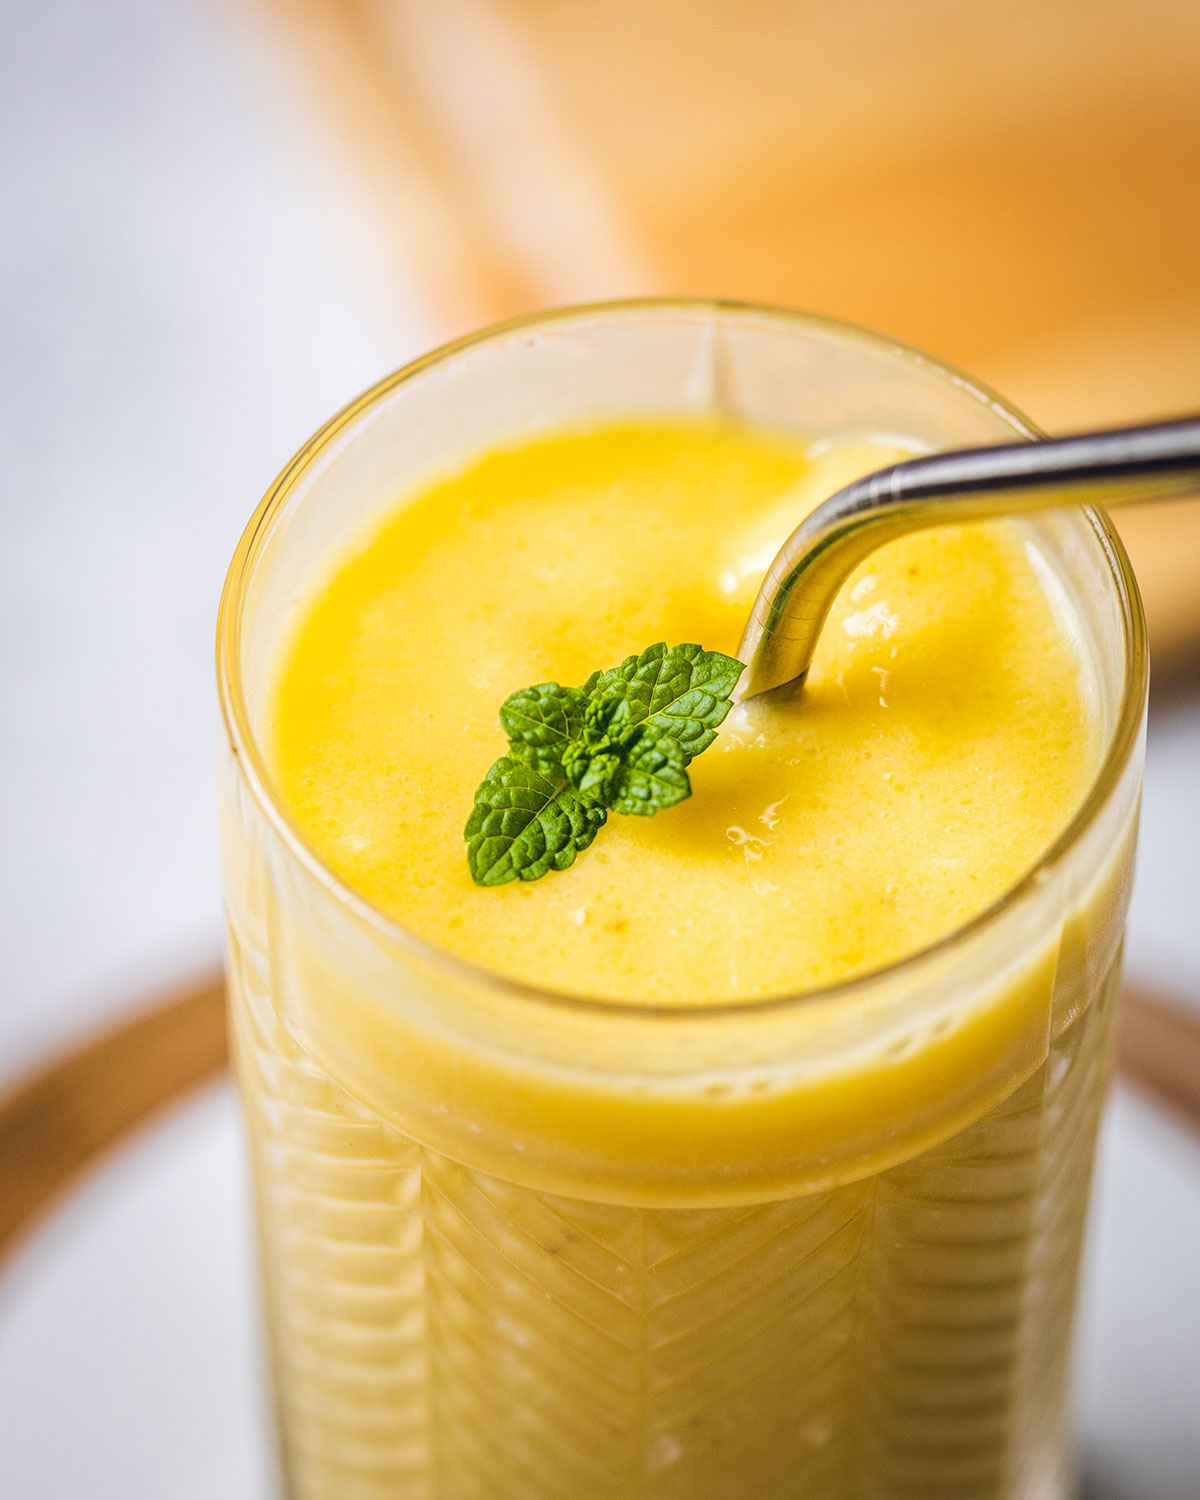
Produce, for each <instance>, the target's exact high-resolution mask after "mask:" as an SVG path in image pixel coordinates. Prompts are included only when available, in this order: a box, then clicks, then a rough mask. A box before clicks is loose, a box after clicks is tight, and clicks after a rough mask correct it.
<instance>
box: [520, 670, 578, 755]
mask: <svg viewBox="0 0 1200 1500" xmlns="http://www.w3.org/2000/svg"><path fill="white" fill-rule="evenodd" d="M586 704H587V698H586V697H585V695H584V694H583V693H582V692H581V691H580V689H579V688H569V687H559V685H558V683H557V682H542V683H539V684H538V685H537V686H536V687H531V688H522V690H521V691H520V692H519V693H513V694H512V695H511V697H508V698H506V699H505V700H504V702H503V703H502V704H501V706H500V723H501V725H502V726H503V728H504V732H505V734H507V735H508V738H509V743H510V745H511V746H512V748H513V750H514V751H517V752H518V753H519V754H520V758H521V759H522V760H524V761H526V762H527V763H529V764H532V765H538V766H541V767H542V768H543V769H545V770H547V771H549V770H553V769H554V768H555V767H557V766H558V765H560V764H561V763H562V757H563V751H564V750H565V749H566V747H567V745H568V744H569V743H570V742H571V740H572V739H573V738H574V737H575V736H576V735H577V734H578V733H579V729H580V725H581V723H582V721H583V711H584V708H585V706H586Z"/></svg>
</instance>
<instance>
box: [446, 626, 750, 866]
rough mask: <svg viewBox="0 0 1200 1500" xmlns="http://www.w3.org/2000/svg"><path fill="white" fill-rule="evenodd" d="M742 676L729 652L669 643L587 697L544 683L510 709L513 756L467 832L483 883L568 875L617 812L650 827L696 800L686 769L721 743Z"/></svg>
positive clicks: (498, 767) (478, 800) (606, 675)
mask: <svg viewBox="0 0 1200 1500" xmlns="http://www.w3.org/2000/svg"><path fill="white" fill-rule="evenodd" d="M743 670H744V668H743V666H742V663H741V662H740V661H736V660H735V659H734V658H733V657H732V656H724V655H722V653H721V652H719V651H705V650H704V648H703V647H702V646H696V645H682V646H667V645H666V644H665V642H659V644H658V645H656V646H650V647H648V648H647V650H645V651H643V652H641V653H640V654H639V655H636V656H628V657H626V658H625V660H624V661H623V662H622V663H621V664H620V665H619V666H616V667H610V668H609V669H608V670H607V671H604V672H593V673H592V675H591V677H589V678H588V680H587V682H585V683H584V685H583V686H582V687H579V688H574V687H562V686H560V685H559V684H558V683H556V682H543V683H539V684H538V685H537V686H535V687H530V688H523V689H522V690H521V691H520V692H518V693H513V694H512V695H511V696H510V697H509V698H506V699H505V701H504V703H503V705H502V706H501V709H500V723H501V726H502V728H503V729H504V731H505V733H506V734H507V735H508V740H509V753H508V754H507V755H503V756H501V757H500V759H499V760H498V761H496V762H495V764H494V765H493V766H492V768H491V770H490V771H489V772H488V773H487V775H486V776H485V777H484V779H483V781H482V782H481V783H480V785H479V788H478V790H477V791H476V793H475V806H474V807H473V808H472V810H471V816H470V817H469V818H468V819H467V826H466V829H465V837H466V841H467V863H468V865H469V867H470V870H471V875H472V877H473V879H474V880H475V882H476V884H477V885H505V884H507V883H508V882H509V881H510V880H540V879H541V877H542V876H543V875H546V874H548V873H549V871H551V870H565V869H567V868H568V866H570V865H571V864H573V863H574V861H575V856H576V855H577V854H579V853H580V852H581V851H582V850H584V849H586V848H587V847H588V845H589V844H590V843H591V842H592V840H593V839H594V838H595V837H596V834H597V833H598V832H599V830H600V829H601V828H602V827H603V826H604V823H605V821H606V819H607V817H608V814H609V812H610V811H612V812H618V813H626V814H633V815H635V816H639V817H648V816H650V815H651V814H653V813H656V812H661V811H662V809H663V808H667V807H674V806H675V804H676V803H677V802H682V801H683V800H684V799H685V798H686V797H690V796H691V794H692V787H691V782H690V780H689V779H688V774H687V768H688V765H689V764H690V762H691V761H692V760H694V759H695V757H696V756H697V755H699V754H700V753H701V751H703V750H707V748H708V747H709V745H711V744H712V742H713V740H714V739H715V738H716V733H717V728H718V726H719V725H720V724H721V722H722V720H723V719H724V718H725V715H726V714H727V713H728V712H729V709H730V706H731V704H732V701H733V690H734V688H735V687H736V686H737V681H738V678H739V677H740V676H741V675H742V672H743Z"/></svg>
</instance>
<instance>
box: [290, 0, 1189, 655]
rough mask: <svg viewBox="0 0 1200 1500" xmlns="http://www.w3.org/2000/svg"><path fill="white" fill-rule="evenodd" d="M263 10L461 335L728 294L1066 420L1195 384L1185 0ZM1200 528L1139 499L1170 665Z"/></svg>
mask: <svg viewBox="0 0 1200 1500" xmlns="http://www.w3.org/2000/svg"><path fill="white" fill-rule="evenodd" d="M265 14H266V15H267V16H268V17H269V19H270V22H271V24H272V26H273V28H274V32H275V36H276V40H277V41H279V42H280V43H281V44H282V45H283V46H284V47H285V48H286V50H287V54H288V56H289V58H290V61H291V64H292V65H293V67H294V69H295V71H296V76H297V78H298V79H300V80H301V81H302V83H303V86H304V87H305V90H306V92H310V93H311V97H312V98H313V99H314V101H315V102H316V104H317V107H318V110H319V112H320V114H321V116H322V117H323V120H324V124H325V128H326V129H327V130H328V131H329V132H330V133H331V134H332V137H333V139H334V140H335V141H336V142H337V144H338V148H339V150H340V152H341V157H342V160H343V163H344V167H345V170H346V172H347V173H348V174H349V175H350V176H351V177H352V178H353V179H354V180H355V181H356V182H357V183H358V184H359V186H360V189H361V191H362V192H363V194H364V195H365V197H366V199H367V200H368V202H369V204H370V211H371V213H372V214H373V216H374V219H375V222H376V224H377V226H378V234H379V237H380V248H381V249H382V250H383V251H384V253H385V254H389V255H391V256H392V257H394V258H395V259H396V261H397V263H402V264H403V265H404V267H405V271H406V274H408V275H411V276H413V277H414V278H415V281H416V284H417V286H418V288H419V294H420V296H421V297H422V299H423V300H424V302H425V304H426V305H427V307H429V308H431V309H432V310H433V313H434V316H435V319H436V322H437V325H438V326H439V328H440V329H441V330H442V331H443V332H444V333H446V334H447V335H449V334H454V333H459V332H462V331H464V330H466V329H468V328H471V327H474V326H477V325H478V324H481V323H486V322H489V321H492V320H494V319H497V318H502V317H506V316H509V315H511V314H513V313H518V312H523V311H526V310H528V309H530V308H534V307H538V306H543V305H546V304H550V303H556V302H570V301H579V300H591V299H594V298H600V297H614V296H625V295H634V294H644V293H656V292H670V293H692V294H699V295H721V296H728V297H737V298H746V299H750V300H760V301H767V302H781V303H787V304H792V305H795V306H799V307H803V308H806V309H809V310H811V311H816V312H821V313H825V314H828V315H831V316H835V317H839V318H845V319H849V320H850V321H853V322H860V323H864V324H867V325H869V326H870V327H873V328H876V329H878V330H881V331H883V332H886V333H889V334H892V335H893V336H895V337H897V338H899V339H902V340H905V341H908V342H911V343H915V344H917V345H919V346H920V347H922V348H925V349H927V350H929V351H930V352H931V353H934V354H936V355H939V356H940V357H942V358H943V359H946V360H949V361H950V362H952V363H955V364H959V365H961V366H963V367H964V368H966V369H967V370H969V371H971V372H972V373H973V374H975V375H977V376H979V377H980V378H982V379H984V380H986V381H988V382H990V383H991V384H993V385H995V386H996V387H997V388H998V389H1000V390H1003V391H1004V393H1005V394H1006V395H1007V396H1009V397H1010V398H1012V399H1013V400H1015V401H1016V402H1017V403H1018V405H1021V406H1023V407H1024V408H1025V409H1026V410H1027V411H1028V412H1029V414H1030V415H1031V416H1032V417H1033V419H1034V420H1035V421H1037V422H1039V423H1040V424H1041V425H1043V426H1044V427H1046V428H1049V429H1059V430H1064V429H1066V428H1069V427H1071V426H1081V427H1083V426H1094V425H1098V424H1100V423H1103V422H1106V421H1119V420H1121V419H1123V418H1127V419H1134V418H1137V417H1143V416H1151V415H1155V414H1167V413H1172V412H1176V411H1180V410H1184V409H1187V408H1188V407H1195V406H1196V405H1197V404H1200V269H1198V268H1200V108H1197V99H1198V98H1200V4H1197V3H1195V0H1141V3H1132V0H1065V3H1064V0H1058V3H1054V0H1049V3H1047V0H1042V3H1038V0H1014V3H1011V4H1008V5H1004V6H995V5H984V4H971V3H966V4H964V3H961V0H905V3H901V4H888V3H882V0H846V3H843V4H839V5H828V4H819V3H814V0H740V3H735V0H659V3H656V4H650V5H648V4H645V3H640V0H605V3H597V4H586V3H579V0H439V3H437V4H429V3H427V0H274V3H273V4H272V5H270V6H269V7H268V9H267V11H266V12H265ZM1182 524H1184V523H1182V522H1181V521H1180V519H1179V517H1178V514H1176V516H1175V517H1174V518H1172V519H1171V520H1169V521H1168V520H1166V519H1165V518H1163V517H1161V516H1156V515H1149V516H1147V515H1141V516H1138V517H1135V518H1132V519H1128V520H1127V519H1125V518H1123V519H1122V527H1123V530H1124V531H1125V534H1126V537H1127V540H1128V541H1129V544H1130V546H1131V549H1132V550H1133V552H1134V559H1135V563H1136V564H1137V566H1138V569H1139V573H1140V576H1141V577H1142V580H1143V584H1144V586H1145V589H1146V592H1147V596H1148V598H1149V602H1150V609H1151V625H1152V634H1153V636H1154V637H1155V644H1156V648H1157V658H1158V660H1157V665H1158V667H1159V669H1160V677H1162V676H1164V675H1165V674H1166V673H1167V672H1169V671H1172V670H1173V669H1174V668H1176V667H1177V666H1178V665H1179V664H1180V662H1181V661H1183V660H1184V659H1185V658H1186V660H1187V661H1188V662H1190V660H1191V658H1192V655H1193V647H1194V639H1193V637H1194V635H1195V634H1196V632H1197V631H1200V617H1198V615H1197V612H1196V610H1195V608H1194V606H1193V604H1192V598H1191V595H1192V588H1191V579H1190V577H1188V576H1186V575H1182V576H1181V574H1180V570H1179V569H1178V568H1177V567H1175V566H1174V563H1175V559H1176V558H1177V556H1178V549H1179V545H1180V530H1179V529H1180V526H1181V525H1182ZM1191 527H1192V529H1191V531H1190V533H1189V535H1190V537H1191V538H1192V541H1193V543H1194V547H1195V553H1194V555H1196V556H1198V557H1200V519H1196V518H1193V519H1192V521H1191ZM1189 571H1190V570H1189Z"/></svg>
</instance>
